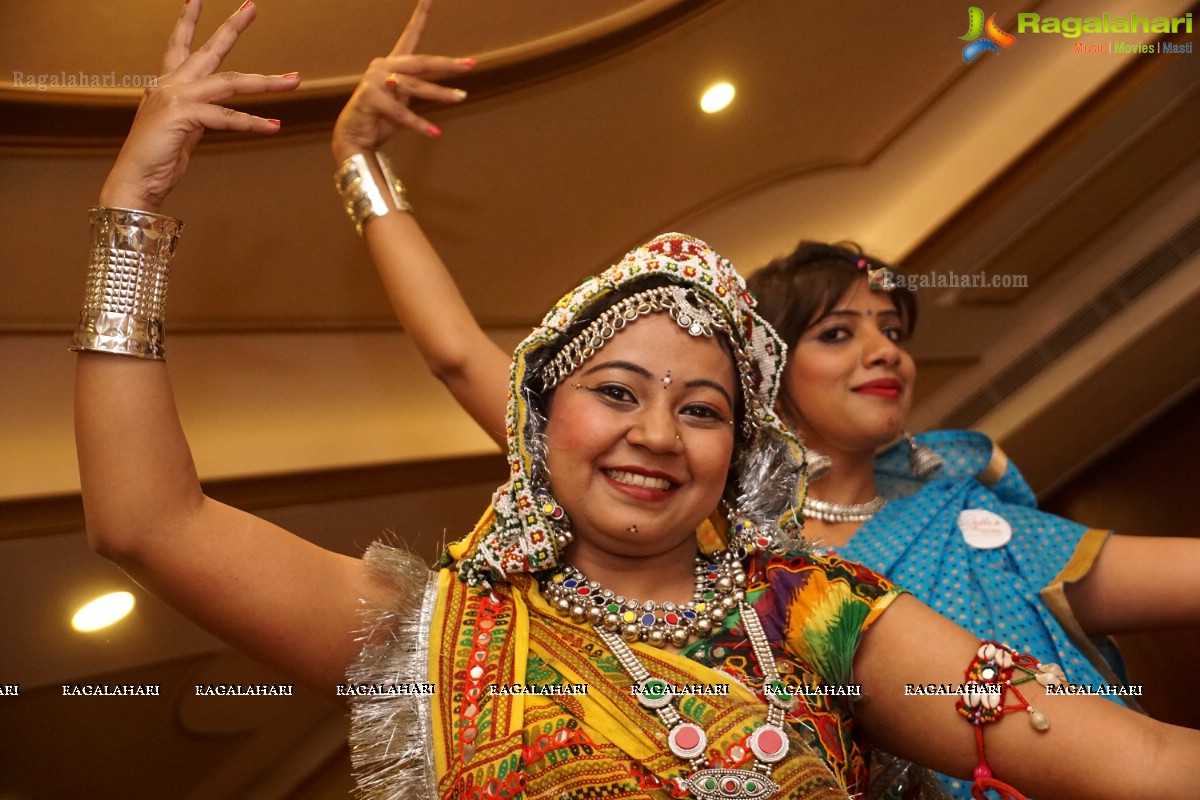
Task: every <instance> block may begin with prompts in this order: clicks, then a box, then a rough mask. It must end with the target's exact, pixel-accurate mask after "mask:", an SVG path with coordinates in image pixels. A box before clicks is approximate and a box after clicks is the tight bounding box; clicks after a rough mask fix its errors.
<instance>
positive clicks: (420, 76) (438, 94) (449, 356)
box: [333, 0, 510, 448]
mask: <svg viewBox="0 0 1200 800" xmlns="http://www.w3.org/2000/svg"><path fill="white" fill-rule="evenodd" d="M429 4H430V3H429V0H421V2H420V3H418V5H417V9H416V11H415V12H414V13H413V17H412V19H411V20H410V21H409V23H408V26H407V27H406V28H405V29H404V33H403V34H402V35H401V37H400V39H399V41H398V42H397V43H396V46H395V47H394V48H393V49H392V52H391V53H389V54H388V55H387V56H385V57H382V58H377V59H375V60H374V61H372V62H371V65H370V66H369V67H368V68H367V71H366V73H365V74H364V75H363V77H362V80H361V81H360V82H359V84H358V87H357V88H356V89H355V91H354V94H353V96H352V97H351V98H350V101H349V102H348V103H347V104H346V107H345V108H344V109H343V110H342V113H341V115H340V116H339V117H338V121H337V124H336V125H335V127H334V131H333V156H334V159H336V161H337V163H338V164H339V165H343V164H345V163H346V161H347V159H350V158H351V157H352V156H356V155H359V156H364V157H365V158H364V159H363V162H361V163H362V164H363V165H364V166H365V168H367V169H369V170H370V171H371V173H372V175H373V177H374V180H375V182H376V184H377V186H379V187H384V186H385V185H386V182H385V178H384V176H383V175H382V173H381V172H380V167H379V164H378V162H377V160H376V157H375V154H376V152H377V150H378V148H379V147H380V146H381V145H382V144H383V143H384V142H385V141H386V140H387V139H388V138H389V137H390V136H391V135H392V134H393V133H394V132H395V131H396V130H397V129H398V128H400V127H407V128H411V129H413V130H416V131H418V132H420V133H423V134H424V135H426V136H431V137H436V136H440V135H441V131H440V130H438V128H437V127H436V126H434V125H432V124H431V123H429V122H428V121H427V120H424V119H422V118H420V117H419V116H417V115H416V114H415V113H413V111H412V110H410V109H409V107H408V103H409V100H410V99H411V98H413V97H420V98H424V99H426V100H438V101H445V102H458V101H460V100H462V99H463V98H464V97H466V94H465V93H464V92H462V91H461V90H459V89H450V88H447V87H443V86H438V85H436V84H434V83H430V82H429V80H430V79H431V78H435V77H439V76H446V75H455V74H460V73H463V72H466V71H467V70H469V69H470V68H471V67H472V66H473V65H474V62H473V61H471V60H470V59H450V58H441V57H434V56H420V55H413V51H414V50H415V48H416V46H417V43H418V41H419V39H420V36H421V31H422V29H423V27H424V24H425V17H426V14H427V12H428V7H429ZM385 197H386V193H385ZM388 205H391V203H390V202H389V203H388ZM362 233H363V237H364V238H365V239H366V242H367V248H368V249H369V250H370V253H371V259H372V260H373V261H374V263H375V267H376V269H378V270H379V275H380V278H381V279H382V280H383V285H384V288H385V289H386V291H387V294H388V298H389V299H390V300H391V303H392V308H393V309H394V310H395V312H396V316H397V317H398V318H399V319H400V322H401V324H402V325H404V328H405V330H407V331H408V334H409V335H410V336H411V337H412V339H413V341H414V342H415V343H416V345H417V348H418V349H419V350H420V351H421V355H422V356H423V357H424V358H425V362H426V364H428V365H429V369H430V370H431V371H432V372H433V374H434V375H436V376H437V378H438V379H439V380H441V381H442V383H444V384H445V385H446V387H447V388H448V389H449V390H450V392H451V393H452V394H453V395H454V397H455V399H457V400H458V402H459V404H460V405H461V406H462V407H463V408H464V409H466V411H467V413H469V414H470V415H471V416H472V417H473V418H474V419H475V421H476V422H477V423H478V424H479V425H480V427H482V428H483V429H484V430H485V431H486V432H487V434H488V435H489V436H491V437H492V439H493V440H494V441H495V442H496V443H497V444H499V445H500V446H501V448H503V447H504V446H505V437H504V426H505V423H504V419H505V405H506V403H507V399H508V395H507V392H508V366H509V360H510V358H509V354H508V353H506V352H504V351H503V350H501V349H500V348H499V347H498V346H497V345H496V344H495V343H494V342H493V341H492V340H491V339H490V338H489V337H488V336H487V334H486V333H484V331H483V329H482V328H481V327H480V326H479V323H478V322H476V321H475V317H474V316H473V315H472V313H471V309H470V308H468V307H467V304H466V302H465V301H464V300H463V297H462V294H461V293H460V292H459V291H458V287H457V286H456V285H455V283H454V279H453V278H451V277H450V273H449V271H448V270H447V269H446V266H445V264H443V263H442V260H441V258H440V257H439V256H438V254H437V252H436V251H435V250H434V249H433V246H432V245H431V244H430V243H429V240H428V239H427V238H426V237H425V234H424V233H423V232H422V231H421V228H420V226H419V225H418V224H417V222H416V220H415V218H414V217H413V215H412V214H411V213H396V212H395V210H394V209H393V210H392V212H391V213H386V214H383V215H381V216H375V217H373V218H371V219H370V220H369V221H368V222H367V224H365V225H363V226H362Z"/></svg>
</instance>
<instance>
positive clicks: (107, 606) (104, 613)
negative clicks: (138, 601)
mask: <svg viewBox="0 0 1200 800" xmlns="http://www.w3.org/2000/svg"><path fill="white" fill-rule="evenodd" d="M132 610H133V595H131V594H130V593H129V592H112V593H110V594H106V595H104V596H103V597H97V598H96V599H95V600H93V601H92V602H90V603H88V604H87V605H86V606H84V607H83V608H81V609H79V610H78V611H76V612H75V616H74V617H72V618H71V627H72V628H74V629H75V630H77V631H96V630H100V629H101V628H107V627H108V626H109V625H112V624H113V623H114V622H116V621H117V620H119V619H121V618H122V617H124V616H125V615H126V614H128V613H129V612H130V611H132Z"/></svg>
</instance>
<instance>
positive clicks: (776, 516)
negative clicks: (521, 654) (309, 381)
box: [452, 233, 804, 584]
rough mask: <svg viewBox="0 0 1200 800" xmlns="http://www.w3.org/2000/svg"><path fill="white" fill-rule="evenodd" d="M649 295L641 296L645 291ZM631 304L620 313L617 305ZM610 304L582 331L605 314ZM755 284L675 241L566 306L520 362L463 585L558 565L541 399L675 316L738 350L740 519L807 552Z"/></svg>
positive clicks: (559, 533) (795, 459)
mask: <svg viewBox="0 0 1200 800" xmlns="http://www.w3.org/2000/svg"><path fill="white" fill-rule="evenodd" d="M642 284H644V285H645V288H643V289H640V290H639V286H641V285H642ZM617 292H620V293H621V294H622V295H625V296H623V297H622V298H621V299H619V300H617V301H616V302H615V303H614V302H612V298H611V295H613V294H614V293H617ZM606 299H607V302H608V303H610V305H608V307H607V308H605V309H604V310H603V311H601V312H600V313H599V314H595V315H594V318H593V319H591V321H590V322H587V323H586V325H585V326H584V327H583V328H582V330H579V327H580V324H582V320H584V319H588V317H589V314H593V313H594V311H595V308H596V307H597V304H598V303H602V302H605V301H606ZM754 306H755V301H754V298H753V296H752V295H751V294H750V293H749V291H747V289H746V284H745V281H744V280H743V279H742V277H741V276H740V275H738V273H737V272H735V271H734V269H733V265H732V264H730V263H729V261H728V260H726V259H724V258H722V257H721V256H720V255H719V254H718V253H716V252H715V251H714V250H713V249H712V248H711V247H709V246H708V245H707V244H705V243H704V242H702V241H700V240H699V239H695V238H692V237H690V236H685V235H683V234H679V233H668V234H663V235H661V236H658V237H656V238H655V239H653V240H651V241H650V242H648V243H646V244H644V245H642V246H641V247H638V248H636V249H634V250H632V251H630V252H629V253H628V254H627V255H626V256H625V257H624V258H623V259H621V261H619V262H618V263H617V264H615V265H614V266H612V267H610V268H609V269H607V270H605V271H604V272H603V273H602V274H600V275H598V276H596V277H593V278H589V279H588V280H587V281H585V282H584V283H583V284H581V285H580V286H579V287H577V288H576V289H575V290H573V291H572V292H570V293H569V294H567V295H566V296H564V297H563V298H562V299H561V300H559V301H558V303H557V304H555V306H554V308H552V309H551V310H550V312H549V313H548V314H547V315H546V317H545V319H543V320H542V323H541V325H539V326H538V327H537V328H535V329H534V331H533V332H532V333H531V334H530V335H529V336H528V337H527V338H526V339H525V341H523V342H522V343H521V344H520V345H518V347H517V349H516V351H515V352H514V354H513V362H512V370H511V375H510V379H511V386H510V394H509V402H508V419H507V435H508V464H509V472H510V477H509V480H508V482H507V483H505V484H504V485H503V486H501V487H500V488H499V489H497V490H496V493H495V495H493V497H492V512H491V513H490V514H489V515H488V516H485V517H484V520H483V521H482V522H481V525H480V528H478V529H477V530H476V531H475V534H474V535H473V537H472V540H468V542H466V543H464V544H465V548H463V549H458V548H452V550H458V553H457V555H459V565H458V569H459V574H460V576H461V577H462V578H463V579H464V580H466V581H468V582H469V583H472V584H483V583H490V582H494V581H496V580H504V579H505V577H506V576H507V575H509V574H512V573H520V572H538V571H541V570H544V569H550V568H552V567H555V566H557V565H558V563H559V554H560V551H561V548H562V547H563V546H565V544H566V543H567V542H569V541H570V533H569V531H568V530H566V529H565V527H564V525H563V524H562V509H561V508H560V507H558V506H557V504H556V503H555V502H554V501H553V500H552V499H551V498H550V497H549V495H548V493H547V488H548V486H547V484H548V479H547V476H546V469H545V462H544V453H543V443H542V439H543V434H544V431H545V424H546V419H545V416H544V414H543V410H542V409H543V403H542V397H543V395H544V394H545V393H547V392H549V391H550V390H552V389H553V388H554V387H555V386H556V385H558V383H559V382H560V381H562V380H563V379H564V378H565V377H566V376H568V375H569V374H571V373H572V372H574V371H575V369H577V368H579V367H580V366H581V365H582V364H583V363H584V362H585V361H586V360H587V359H589V358H590V357H591V356H592V355H593V354H594V353H595V352H596V351H598V350H599V349H600V348H602V347H603V346H604V344H605V343H606V342H607V341H608V340H609V339H611V338H612V337H613V336H614V335H615V334H616V333H617V332H618V331H619V330H621V328H623V327H624V326H625V325H626V324H629V323H632V322H633V321H635V320H636V319H638V318H639V317H641V316H644V315H646V314H651V313H667V314H669V315H670V316H671V317H672V319H674V320H675V322H676V323H677V324H678V325H679V326H680V327H681V328H684V329H685V330H687V332H688V333H690V334H692V335H693V336H722V337H724V338H725V339H726V340H727V341H728V343H729V345H730V348H731V350H732V353H733V358H734V362H735V365H736V367H737V373H738V380H739V384H740V388H741V400H742V403H741V406H742V420H741V422H742V426H741V434H742V435H741V437H739V439H738V442H737V444H736V446H735V451H734V464H733V465H732V468H731V476H732V481H731V487H732V488H731V491H730V493H729V494H730V496H729V497H727V498H726V500H727V501H728V503H729V504H730V505H731V506H733V507H735V508H736V509H737V516H738V520H739V521H741V520H745V521H746V522H749V523H751V524H752V525H754V526H756V527H759V528H763V529H766V530H775V529H776V526H778V529H779V534H780V535H781V537H782V538H787V539H789V540H790V543H791V544H797V543H798V538H797V537H798V535H799V525H800V522H799V514H798V513H796V510H797V509H799V508H800V507H801V505H802V504H803V492H804V480H803V477H802V474H801V468H800V466H799V465H800V464H803V463H804V459H803V451H802V449H801V448H800V445H799V444H798V443H797V441H796V438H795V437H794V436H793V435H792V433H791V432H790V431H789V430H788V429H787V428H786V427H784V425H783V423H782V422H781V421H780V420H779V419H778V418H777V417H776V416H775V413H774V408H775V396H776V393H777V391H778V389H779V385H780V382H781V380H782V379H783V369H784V362H785V358H786V351H787V348H786V346H785V345H784V343H783V342H782V340H780V338H779V337H778V335H777V334H776V333H775V331H774V329H773V328H771V326H770V325H768V324H767V323H766V321H764V320H763V319H762V317H760V316H759V315H758V313H757V312H755V310H754Z"/></svg>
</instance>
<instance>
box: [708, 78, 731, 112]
mask: <svg viewBox="0 0 1200 800" xmlns="http://www.w3.org/2000/svg"><path fill="white" fill-rule="evenodd" d="M733 95H734V91H733V84H732V83H718V84H717V85H716V86H712V87H710V88H709V90H708V91H706V92H705V93H704V96H703V97H701V98H700V108H701V109H703V110H704V112H705V113H707V114H715V113H717V112H718V111H720V110H721V109H722V108H724V107H725V106H727V105H729V104H730V103H731V102H733Z"/></svg>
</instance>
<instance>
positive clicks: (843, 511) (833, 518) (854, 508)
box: [801, 495, 887, 522]
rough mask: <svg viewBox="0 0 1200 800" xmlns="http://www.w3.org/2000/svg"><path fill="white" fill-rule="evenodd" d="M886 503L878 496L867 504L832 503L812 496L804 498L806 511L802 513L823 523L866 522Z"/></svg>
mask: <svg viewBox="0 0 1200 800" xmlns="http://www.w3.org/2000/svg"><path fill="white" fill-rule="evenodd" d="M886 503H887V501H886V500H884V499H883V498H882V497H879V496H878V495H876V497H875V499H874V500H868V501H867V502H865V503H830V502H828V501H826V500H818V499H817V498H815V497H811V496H810V497H806V498H804V509H803V511H802V512H801V513H803V514H804V516H806V517H808V518H809V519H819V520H821V521H822V522H866V521H867V520H869V519H870V518H871V517H873V516H875V514H876V513H877V512H878V511H879V509H881V508H883V506H884V505H885V504H886Z"/></svg>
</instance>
